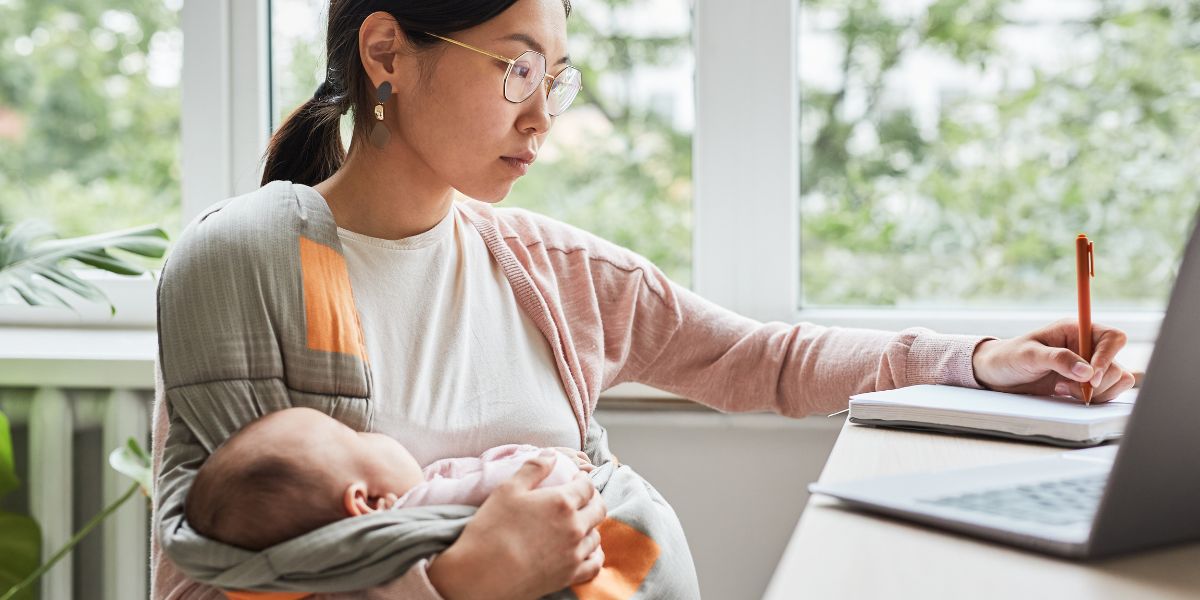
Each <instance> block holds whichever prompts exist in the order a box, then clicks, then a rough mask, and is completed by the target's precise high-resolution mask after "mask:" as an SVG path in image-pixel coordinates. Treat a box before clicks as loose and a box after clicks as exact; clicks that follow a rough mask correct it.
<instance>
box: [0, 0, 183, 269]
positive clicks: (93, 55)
mask: <svg viewBox="0 0 1200 600" xmlns="http://www.w3.org/2000/svg"><path fill="white" fill-rule="evenodd" d="M181 6H182V0H166V1H164V0H142V1H137V2H129V1H126V2H113V1H94V2H82V1H79V0H74V1H69V0H55V1H33V0H6V1H0V221H3V222H15V221H20V220H23V219H26V218H39V219H43V220H45V221H48V222H49V223H50V224H51V225H53V226H54V227H55V228H56V229H57V231H58V233H59V234H60V235H61V236H63V237H73V236H79V235H87V234H93V233H100V232H103V231H111V230H114V229H121V228H125V227H132V226H137V225H143V224H150V223H153V224H158V225H159V226H161V227H163V228H164V229H166V230H167V231H168V232H169V233H170V234H171V235H172V236H175V235H177V234H178V233H179V231H180V229H181V226H180V221H181V210H180V193H181V192H180V190H181V187H180V168H179V154H180V152H179V144H180V128H179V121H180V85H179V83H180V68H181V66H180V65H181V60H182V44H183V36H182V33H181V30H180V24H179V13H180V9H181ZM128 258H129V259H130V260H138V259H141V257H132V256H130V257H128ZM142 260H143V263H144V264H147V266H151V265H152V262H151V261H145V260H144V259H142ZM154 262H157V261H154Z"/></svg>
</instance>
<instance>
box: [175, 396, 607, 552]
mask: <svg viewBox="0 0 1200 600" xmlns="http://www.w3.org/2000/svg"><path fill="white" fill-rule="evenodd" d="M553 450H557V452H552V451H551V449H546V450H545V452H547V453H549V454H551V455H553V456H554V457H555V464H554V468H553V470H552V471H551V472H550V474H549V475H548V476H547V477H546V479H545V480H543V481H542V482H541V483H540V484H539V486H538V487H546V486H552V485H559V484H563V483H567V482H569V481H570V480H571V478H572V477H573V476H575V474H576V473H578V472H580V471H591V470H592V469H594V468H595V467H594V466H593V465H592V464H591V462H590V461H589V459H588V457H587V454H584V453H583V452H581V451H579V450H574V449H571V448H554V449H553ZM542 452H543V449H541V448H538V447H536V446H530V445H527V444H507V445H503V446H497V447H495V448H492V449H489V450H487V451H485V452H484V453H483V454H481V455H480V456H479V457H478V458H474V457H464V458H445V459H442V460H438V461H434V462H432V463H430V464H429V465H428V466H427V467H425V468H424V469H422V468H421V466H420V465H419V464H418V463H417V461H416V459H414V458H413V456H412V454H409V452H408V450H406V449H405V448H404V446H403V445H402V444H400V442H398V441H396V440H395V439H393V438H391V437H388V436H387V435H384V434H381V433H364V432H358V431H354V430H353V429H351V428H349V427H347V426H346V425H344V424H342V423H341V422H340V421H338V420H337V419H334V418H333V417H330V416H329V415H326V414H325V413H322V412H320V411H317V410H313V409H311V408H288V409H284V410H280V411H276V412H273V413H271V414H269V415H266V416H264V417H262V418H260V419H257V420H255V421H253V422H251V423H250V424H249V425H246V426H245V427H243V428H242V429H241V430H239V431H238V432H237V433H235V434H234V435H232V436H230V437H229V439H228V440H226V441H225V443H224V444H222V445H221V446H220V447H219V448H217V450H216V451H215V452H213V454H212V456H210V457H209V458H208V460H207V461H205V462H204V464H203V465H202V466H201V467H200V470H199V472H198V473H197V474H196V479H195V481H193V482H192V487H191V489H190V490H188V495H187V499H186V500H185V501H184V509H185V515H186V518H187V520H188V523H190V524H191V526H192V528H193V529H195V530H196V531H197V532H199V533H200V534H202V535H204V536H206V537H209V538H212V539H215V540H219V541H222V542H224V543H226V544H231V545H234V546H239V547H242V548H246V549H249V550H262V549H264V548H268V547H270V546H273V545H275V544H278V543H280V542H283V541H286V540H289V539H291V538H294V537H296V536H299V535H302V534H304V533H307V532H309V531H312V530H314V529H317V528H319V527H322V526H325V525H328V524H329V523H332V522H334V521H337V520H340V519H343V518H346V517H352V516H358V515H363V514H367V513H371V512H375V511H378V510H385V509H393V508H402V507H408V506H419V505H424V504H467V505H472V506H479V505H481V504H483V501H484V500H485V499H486V498H487V497H488V495H489V494H490V493H491V492H492V490H494V489H495V488H496V486H498V485H500V484H501V483H503V482H504V481H505V480H506V479H508V478H509V477H511V476H512V475H513V474H514V473H516V471H517V470H518V469H520V468H521V465H523V464H525V463H526V462H527V461H529V460H530V459H534V458H537V457H538V455H539V454H540V453H542Z"/></svg>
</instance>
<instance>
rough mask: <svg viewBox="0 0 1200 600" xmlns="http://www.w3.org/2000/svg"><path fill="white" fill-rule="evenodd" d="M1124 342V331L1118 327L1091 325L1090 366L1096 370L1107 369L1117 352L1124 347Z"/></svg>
mask: <svg viewBox="0 0 1200 600" xmlns="http://www.w3.org/2000/svg"><path fill="white" fill-rule="evenodd" d="M1125 342H1126V335H1125V332H1123V331H1121V330H1120V329H1113V328H1112V327H1108V326H1105V325H1099V324H1096V325H1092V360H1091V363H1092V368H1094V369H1096V370H1097V371H1103V370H1107V369H1108V367H1109V365H1110V364H1112V362H1113V359H1115V358H1116V357H1117V352H1118V351H1120V350H1121V348H1124V347H1125Z"/></svg>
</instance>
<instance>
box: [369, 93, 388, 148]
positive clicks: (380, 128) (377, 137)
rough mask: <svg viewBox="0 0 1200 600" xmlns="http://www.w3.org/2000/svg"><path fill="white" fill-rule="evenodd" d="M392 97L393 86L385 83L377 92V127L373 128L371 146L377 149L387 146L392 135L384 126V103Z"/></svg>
mask: <svg viewBox="0 0 1200 600" xmlns="http://www.w3.org/2000/svg"><path fill="white" fill-rule="evenodd" d="M391 95H392V84H391V83H389V82H387V81H385V82H383V83H381V84H379V89H378V90H375V125H374V126H373V127H371V144H372V145H374V146H375V147H376V148H383V147H384V146H387V143H388V138H390V137H392V133H391V132H390V131H388V128H387V125H384V124H383V103H384V102H386V101H387V99H388V97H390V96H391Z"/></svg>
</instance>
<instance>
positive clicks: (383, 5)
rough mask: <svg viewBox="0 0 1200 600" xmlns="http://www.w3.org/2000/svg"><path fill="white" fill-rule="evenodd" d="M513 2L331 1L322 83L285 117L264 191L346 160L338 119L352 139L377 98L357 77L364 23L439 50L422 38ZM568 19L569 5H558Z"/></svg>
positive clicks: (475, 21) (466, 25)
mask: <svg viewBox="0 0 1200 600" xmlns="http://www.w3.org/2000/svg"><path fill="white" fill-rule="evenodd" d="M515 2H516V0H330V2H329V26H328V28H327V30H326V34H325V48H326V63H325V64H326V65H328V66H327V68H326V71H325V81H324V82H322V83H321V85H320V87H318V88H317V91H316V93H314V94H313V97H312V98H310V99H309V100H308V101H307V102H305V103H304V104H302V105H301V106H300V107H299V108H297V109H296V110H295V111H293V112H292V114H290V115H288V117H287V118H286V119H284V121H283V124H281V125H280V126H279V129H278V130H276V131H275V134H274V135H273V136H272V137H271V142H270V144H269V145H268V146H267V153H266V166H265V168H264V169H263V178H262V184H263V185H266V184H268V183H270V182H272V181H276V180H288V181H293V182H295V183H302V184H305V185H314V184H316V183H319V182H321V181H324V180H325V179H327V178H329V176H331V175H333V174H334V172H336V171H337V170H338V168H339V167H341V165H342V162H343V161H344V160H345V159H346V150H345V148H343V147H342V138H341V131H340V127H339V126H340V118H341V115H343V114H345V113H346V111H348V110H353V111H354V132H355V136H356V137H357V136H358V134H359V133H364V132H365V131H366V127H367V125H368V122H367V120H366V118H365V116H364V115H368V114H370V112H371V107H372V106H373V105H374V104H375V100H374V95H375V90H373V89H371V82H370V81H369V80H368V79H367V76H366V71H364V70H363V66H362V59H361V58H360V56H359V52H358V30H359V28H360V27H361V26H362V24H363V21H364V20H365V19H366V18H367V16H368V15H370V14H371V13H374V12H377V11H383V12H386V13H388V14H390V15H391V16H392V18H394V19H395V20H396V24H397V25H398V26H399V28H400V30H401V31H403V32H404V34H405V35H406V36H407V37H408V39H409V43H410V44H411V45H412V46H414V47H415V48H416V49H418V50H421V49H426V48H429V47H432V46H435V45H437V44H439V43H440V42H439V41H438V40H437V39H436V38H432V37H430V36H427V35H424V33H425V32H428V33H435V34H438V35H449V34H451V33H454V32H456V31H462V30H463V29H470V28H471V27H475V26H477V25H480V24H482V23H485V22H487V21H488V20H490V19H491V18H492V17H495V16H496V15H499V14H500V13H502V12H504V11H505V10H507V9H508V8H509V7H510V6H512V5H513V4H514V3H515ZM563 8H564V10H566V13H567V15H568V16H569V15H570V14H571V2H570V0H563Z"/></svg>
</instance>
